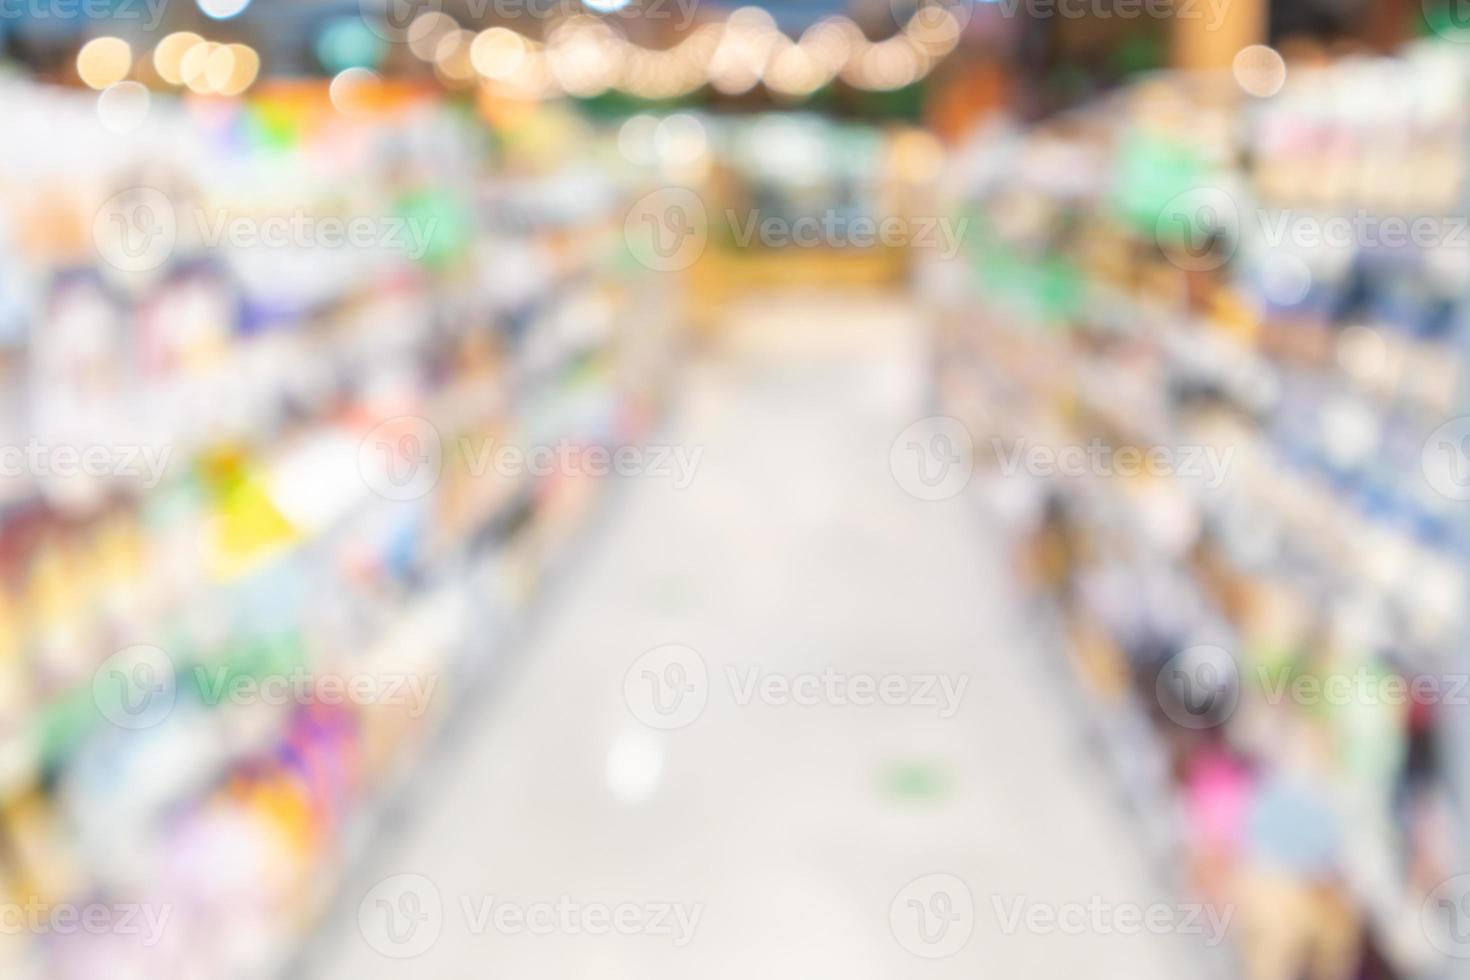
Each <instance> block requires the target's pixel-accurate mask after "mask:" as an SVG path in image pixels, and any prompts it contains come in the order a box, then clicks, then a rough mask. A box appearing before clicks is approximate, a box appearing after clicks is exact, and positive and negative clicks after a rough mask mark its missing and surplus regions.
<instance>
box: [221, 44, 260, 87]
mask: <svg viewBox="0 0 1470 980" xmlns="http://www.w3.org/2000/svg"><path fill="white" fill-rule="evenodd" d="M227 48H228V49H229V51H230V53H231V54H232V55H233V56H234V59H233V61H232V65H231V70H230V76H229V78H227V79H225V81H224V83H223V84H221V85H219V86H217V88H218V90H219V93H220V95H239V94H240V93H241V92H243V91H245V90H246V89H247V88H249V87H250V86H251V85H253V84H255V79H256V76H258V75H259V74H260V55H258V54H256V53H255V49H254V48H252V47H251V46H250V45H248V44H230V45H227Z"/></svg>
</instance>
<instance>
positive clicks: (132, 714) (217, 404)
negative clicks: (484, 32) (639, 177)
mask: <svg viewBox="0 0 1470 980" xmlns="http://www.w3.org/2000/svg"><path fill="white" fill-rule="evenodd" d="M22 87H23V86H21V85H20V84H19V83H14V82H12V83H7V85H6V88H7V91H6V92H5V95H4V101H5V103H6V105H7V106H9V107H10V108H9V113H10V115H9V117H8V119H7V122H8V128H9V130H10V138H9V145H10V147H11V149H10V150H8V151H7V153H6V155H5V159H4V160H3V161H0V215H3V216H4V218H3V222H4V223H3V225H0V397H3V398H4V399H5V402H6V404H5V408H4V411H3V413H0V418H3V419H4V424H5V425H6V426H7V427H9V431H5V432H3V433H0V437H3V438H0V444H3V446H4V447H5V449H4V451H5V453H6V455H5V457H4V460H3V462H4V464H5V467H6V470H5V478H4V480H3V482H0V485H3V494H0V702H3V704H4V710H3V712H0V718H3V719H4V720H3V727H0V896H3V899H4V902H5V903H6V907H7V908H9V909H12V910H13V909H16V908H19V909H21V910H22V915H23V916H24V917H25V918H26V921H25V922H24V923H22V924H21V927H20V929H19V934H20V935H22V936H25V937H27V938H28V939H30V940H33V941H31V942H27V943H17V942H14V941H13V938H14V936H15V935H16V934H17V929H16V928H15V923H14V922H11V921H7V922H6V923H5V929H6V931H7V934H8V936H9V937H10V938H7V940H6V941H5V942H3V943H0V960H3V962H0V971H3V972H4V973H5V975H6V976H12V977H18V978H29V977H40V976H46V977H57V978H65V977H83V976H97V975H107V976H116V977H134V976H137V977H142V976H150V977H155V976H156V977H168V976H236V975H241V976H244V975H261V974H266V973H271V972H274V971H275V970H277V969H279V968H280V967H281V965H282V964H283V963H284V962H285V961H286V960H288V959H289V957H290V956H291V955H292V953H293V950H294V949H295V947H296V946H297V944H298V942H299V939H300V937H301V935H302V933H303V932H304V930H305V929H306V928H307V927H308V926H309V925H310V923H311V922H312V921H313V919H314V918H316V917H317V916H319V915H320V913H321V911H322V910H323V908H324V905H325V903H326V902H327V901H328V900H329V898H330V896H331V893H332V890H333V888H334V886H335V883H336V882H337V881H339V880H340V876H341V874H342V872H343V871H344V870H345V868H346V866H347V865H348V864H349V863H350V862H351V861H352V860H353V856H354V853H355V852H356V851H357V850H358V849H360V848H361V846H362V844H363V841H364V839H365V838H366V837H367V835H368V834H369V833H370V832H371V831H372V828H373V823H374V819H375V814H377V813H378V812H380V810H381V806H382V804H383V802H384V801H385V800H386V799H387V798H388V797H389V796H390V795H391V794H392V793H393V791H394V788H395V786H396V785H399V784H401V781H402V780H403V778H404V777H405V776H406V775H407V774H408V773H410V772H411V771H412V770H413V769H414V768H415V766H416V765H418V764H419V763H420V761H421V757H422V755H423V752H424V751H425V748H426V744H427V742H428V740H429V739H430V738H431V736H432V735H433V734H434V732H435V730H436V729H437V728H438V727H439V726H440V724H441V723H442V721H443V719H444V718H445V716H446V715H447V713H448V712H449V711H450V710H451V709H452V707H453V706H454V704H455V703H456V701H457V700H459V699H460V698H461V697H462V695H463V694H464V693H465V692H466V690H467V689H468V688H469V685H470V683H471V682H472V681H474V680H475V679H476V678H477V677H478V676H481V675H483V674H484V672H485V669H486V668H487V667H488V666H491V665H493V663H494V662H495V660H496V655H497V654H498V653H499V650H500V647H501V645H502V643H501V637H503V636H504V633H505V627H506V625H507V624H508V623H509V622H510V621H512V620H513V619H514V617H515V615H516V613H517V611H518V610H519V609H520V608H521V607H522V606H523V604H524V603H525V601H526V600H527V598H528V597H529V596H530V595H531V594H532V592H533V591H534V589H535V587H536V585H537V582H538V581H539V580H540V579H541V578H542V577H543V576H544V574H545V572H546V571H547V569H548V567H549V564H550V562H551V561H552V560H553V559H554V558H555V556H556V555H557V554H558V553H559V552H560V551H561V550H562V549H563V547H564V545H565V543H566V541H567V539H568V537H569V536H570V535H571V534H572V533H573V532H574V531H575V530H576V528H577V527H578V524H579V522H580V521H581V520H582V518H583V517H584V516H585V514H586V512H587V508H588V505H589V503H590V502H591V501H592V500H593V499H594V491H595V489H596V488H597V486H598V485H600V483H601V481H600V480H599V479H598V476H599V475H600V474H601V473H605V472H606V469H607V468H606V467H605V466H604V467H594V466H582V465H578V460H579V459H580V458H581V456H580V454H584V453H586V452H587V451H588V450H589V449H592V448H594V447H601V449H599V451H604V450H606V449H607V448H608V447H616V446H621V445H625V444H628V443H630V442H635V441H636V440H637V439H639V437H640V435H641V434H643V433H645V432H646V431H647V429H648V426H649V425H650V424H651V422H652V420H653V419H654V417H655V415H656V412H657V409H658V403H657V399H658V392H657V388H656V381H657V379H658V378H659V377H660V376H661V375H662V374H663V372H664V370H665V368H666V365H665V363H664V361H665V359H666V354H667V351H668V345H667V344H666V343H665V342H666V341H667V339H668V338H667V337H665V336H663V335H662V334H661V333H660V330H661V324H665V323H667V322H669V321H670V317H669V316H667V311H666V310H664V309H662V308H661V307H660V306H659V305H658V302H659V296H662V291H659V292H658V293H657V294H656V295H655V294H654V293H653V292H651V291H652V290H654V288H655V284H653V283H650V282H649V281H648V280H647V279H646V278H644V277H640V276H637V275H634V274H632V272H633V271H635V267H634V266H633V264H632V263H630V262H628V261H627V260H626V256H625V253H624V251H623V250H622V248H621V242H622V238H621V235H620V234H619V233H620V230H621V219H620V215H619V214H617V213H616V211H617V206H618V201H619V199H620V197H621V196H622V194H621V191H620V189H619V188H618V187H616V186H614V185H613V184H612V183H611V180H610V178H606V177H600V176H599V175H598V170H597V168H596V167H595V166H593V165H591V164H589V163H588V161H586V160H585V159H583V155H584V154H585V151H586V147H587V145H589V142H590V141H591V137H590V136H586V135H585V134H584V133H583V132H582V130H580V129H579V126H580V123H579V122H578V121H577V120H575V119H574V118H572V117H569V116H567V115H565V114H564V113H565V110H564V109H559V108H557V107H555V106H550V105H548V106H545V107H540V108H538V109H536V110H535V111H534V112H532V113H530V114H527V115H523V116H522V117H520V118H518V119H516V120H515V121H514V122H513V123H511V124H505V125H500V126H497V127H496V128H495V129H493V130H492V129H489V128H487V127H486V126H485V125H484V124H483V123H482V122H481V121H480V120H479V119H478V118H477V117H476V115H475V113H474V112H473V109H472V108H471V107H467V106H461V105H454V104H446V103H444V102H443V101H442V100H439V99H436V98H434V97H432V96H428V95H425V94H423V93H419V92H416V91H388V90H386V89H385V90H384V91H383V92H382V93H380V95H381V98H379V99H377V100H376V101H375V102H374V104H372V105H371V106H358V107H356V111H355V112H354V113H353V114H351V115H347V114H343V113H339V112H337V111H334V109H333V107H332V105H331V104H330V102H329V100H328V97H327V93H326V91H325V87H324V86H323V87H320V88H319V87H317V86H284V87H281V86H278V87H275V88H270V87H266V88H263V89H261V90H259V91H258V92H257V93H256V94H254V95H253V96H252V97H251V99H250V100H249V101H248V102H241V101H209V100H194V101H186V102H183V103H177V104H161V105H160V104H155V105H154V107H153V111H152V113H151V114H150V116H149V119H148V122H147V124H146V126H145V128H144V129H143V130H141V131H140V132H139V133H138V134H135V135H134V136H132V137H129V138H127V139H122V138H119V137H116V136H112V135H110V134H108V133H107V132H106V131H105V130H104V129H103V128H101V127H100V126H99V125H98V121H97V115H96V111H95V109H94V102H95V100H94V99H93V98H91V97H87V96H83V95H77V94H74V93H66V92H62V91H59V90H47V89H38V88H33V87H30V86H24V91H20V90H19V89H21V88H22ZM160 242H163V244H162V245H160V244H159V243H160ZM634 311H636V312H637V318H636V320H635V319H634V318H633V316H632V314H633V312H634ZM504 447H512V448H514V449H515V450H516V452H514V453H512V454H511V455H509V456H507V455H506V454H505V453H503V452H501V450H502V449H503V448H504ZM537 447H542V448H544V449H545V450H547V451H548V452H552V453H555V454H556V455H555V457H554V458H555V459H556V460H557V461H558V463H557V464H555V465H549V466H548V465H528V463H527V462H526V461H527V460H534V459H536V456H535V455H534V454H533V452H532V451H533V450H535V449H536V448H537ZM541 458H542V461H543V462H545V461H547V460H548V459H550V458H553V457H550V456H549V455H547V453H543V454H542V457H541ZM83 463H85V464H86V465H82V464H83ZM9 918H13V916H11V917H9ZM125 926H126V927H125Z"/></svg>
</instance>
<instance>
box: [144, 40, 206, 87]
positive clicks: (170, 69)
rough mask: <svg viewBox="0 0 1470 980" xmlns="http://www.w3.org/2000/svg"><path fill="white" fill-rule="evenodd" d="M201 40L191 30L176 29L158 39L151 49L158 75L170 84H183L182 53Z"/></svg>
mask: <svg viewBox="0 0 1470 980" xmlns="http://www.w3.org/2000/svg"><path fill="white" fill-rule="evenodd" d="M203 41H204V38H202V37H200V36H199V35H198V34H195V33H194V32H193V31H176V32H175V33H173V34H170V35H169V36H168V37H166V38H164V39H163V40H162V41H159V42H158V47H156V48H154V49H153V68H154V70H155V71H157V72H158V77H159V78H161V79H163V80H164V81H165V82H168V83H169V84H170V85H182V84H184V76H183V73H182V65H183V61H184V54H185V53H186V52H188V50H189V49H190V48H192V47H193V46H194V45H196V44H200V43H202V42H203Z"/></svg>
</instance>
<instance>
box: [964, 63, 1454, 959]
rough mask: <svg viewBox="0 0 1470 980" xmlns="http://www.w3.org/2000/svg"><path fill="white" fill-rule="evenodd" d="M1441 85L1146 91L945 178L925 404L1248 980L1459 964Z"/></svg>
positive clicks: (1163, 841)
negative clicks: (952, 208) (948, 307)
mask: <svg viewBox="0 0 1470 980" xmlns="http://www.w3.org/2000/svg"><path fill="white" fill-rule="evenodd" d="M1467 81H1470V79H1467V77H1466V69H1465V66H1464V63H1463V60H1457V59H1456V58H1455V57H1454V53H1453V52H1447V51H1445V50H1444V49H1443V48H1442V47H1436V46H1433V45H1425V46H1423V47H1419V48H1415V49H1413V50H1410V51H1408V52H1406V53H1405V55H1404V56H1403V57H1401V58H1396V59H1375V60H1367V59H1364V60H1353V61H1348V62H1342V63H1338V64H1332V65H1328V66H1324V67H1321V68H1316V69H1310V70H1303V71H1300V72H1294V73H1293V75H1292V77H1291V78H1290V80H1288V81H1287V82H1286V83H1285V87H1284V88H1283V89H1282V90H1281V91H1280V93H1279V94H1278V95H1276V96H1274V97H1272V98H1269V99H1264V100H1259V101H1257V100H1247V99H1245V97H1244V96H1242V95H1241V94H1240V93H1239V92H1238V91H1224V90H1221V88H1220V87H1219V85H1218V84H1216V83H1215V82H1213V81H1208V80H1199V79H1184V78H1177V77H1173V76H1161V77H1158V78H1153V79H1150V80H1149V81H1147V82H1145V83H1143V84H1140V85H1138V86H1136V87H1134V88H1131V89H1128V90H1126V91H1124V92H1121V93H1119V94H1118V95H1117V96H1115V97H1112V98H1110V99H1109V100H1107V101H1106V102H1103V103H1100V104H1097V105H1094V106H1090V107H1088V108H1087V109H1085V110H1084V111H1080V112H1076V113H1073V114H1069V115H1067V116H1063V117H1058V118H1056V119H1054V120H1051V121H1048V122H1047V123H1046V124H1044V125H1042V126H1041V127H1039V128H1037V129H1036V130H1034V131H1030V132H1025V133H1014V132H1012V133H998V132H990V133H986V134H985V139H984V141H983V142H980V141H977V143H976V144H975V147H974V149H973V150H972V151H970V152H968V153H966V154H963V155H961V156H960V157H958V158H957V178H958V181H957V184H956V188H955V189H956V190H957V192H958V194H959V195H960V196H961V198H962V199H963V201H964V205H963V206H964V207H965V208H966V209H967V210H969V211H970V212H972V213H971V214H970V216H971V218H972V220H973V226H972V227H974V228H978V229H981V233H980V234H978V235H975V236H972V239H971V241H970V243H969V244H970V246H971V247H970V249H969V252H968V260H969V261H968V262H967V263H966V264H965V278H966V279H967V280H968V292H967V294H966V296H965V302H964V303H963V304H959V308H957V309H955V310H953V311H951V312H950V314H949V315H948V316H947V317H946V321H945V330H944V336H943V343H944V345H945V350H944V355H945V356H944V357H943V358H942V360H941V368H940V374H939V378H938V384H939V390H940V395H941V398H942V402H943V404H944V405H945V410H946V411H947V412H948V414H951V415H954V416H956V417H958V418H960V419H961V420H962V421H963V422H964V423H965V424H966V425H967V426H968V427H969V428H970V429H971V431H972V432H973V433H974V434H975V436H976V451H977V461H978V462H977V464H978V465H989V466H991V467H992V473H991V476H992V479H990V480H988V481H987V482H986V486H987V491H988V496H989V499H990V500H991V503H992V505H993V506H996V507H999V508H1003V509H1004V511H1005V512H1006V513H1007V514H1009V515H1010V517H1011V518H1012V525H1011V526H1013V527H1015V528H1017V529H1018V530H1017V533H1016V537H1015V545H1016V548H1017V553H1018V556H1017V557H1018V562H1019V563H1020V565H1021V567H1023V568H1025V569H1026V570H1027V572H1028V575H1027V581H1028V582H1030V583H1031V584H1032V585H1033V586H1034V589H1035V596H1036V601H1037V602H1038V603H1040V604H1041V605H1042V606H1044V607H1046V608H1048V609H1052V610H1055V612H1056V614H1057V615H1056V618H1055V620H1054V621H1056V622H1057V623H1058V624H1059V628H1060V633H1061V635H1062V641H1061V644H1060V645H1061V646H1062V647H1063V648H1065V650H1066V651H1067V655H1068V656H1067V660H1068V662H1069V664H1070V666H1071V668H1072V671H1071V674H1072V676H1074V677H1076V678H1078V679H1079V680H1080V685H1079V686H1080V688H1081V689H1082V690H1083V691H1084V692H1085V696H1084V699H1083V703H1085V704H1087V705H1088V706H1089V707H1090V708H1091V709H1092V713H1093V716H1094V718H1095V720H1096V723H1097V725H1098V727H1099V731H1100V733H1101V734H1102V735H1103V736H1105V737H1103V738H1101V739H1100V740H1099V741H1100V742H1101V743H1103V744H1104V745H1106V746H1107V749H1106V754H1107V756H1108V759H1109V761H1110V762H1111V763H1112V764H1113V765H1114V766H1115V768H1116V769H1117V772H1118V775H1119V777H1120V780H1121V784H1122V785H1123V786H1124V787H1126V790H1127V795H1128V799H1129V800H1130V802H1131V803H1132V804H1133V805H1135V806H1136V808H1137V810H1138V814H1139V817H1140V820H1141V822H1142V824H1143V826H1144V827H1145V832H1146V833H1147V834H1148V835H1150V837H1151V839H1152V842H1153V843H1155V844H1157V845H1158V846H1159V849H1160V852H1161V855H1160V856H1161V857H1162V858H1163V859H1164V861H1165V866H1167V867H1168V868H1170V869H1183V874H1182V877H1183V879H1184V880H1183V881H1181V882H1180V885H1181V887H1182V888H1184V889H1185V890H1187V891H1189V892H1191V893H1193V894H1197V895H1202V896H1204V897H1205V898H1206V899H1207V900H1208V901H1211V902H1214V903H1218V904H1220V905H1222V906H1226V905H1228V906H1234V908H1235V910H1236V915H1235V925H1234V928H1233V929H1232V930H1231V938H1232V942H1231V943H1230V944H1229V953H1230V954H1231V955H1232V956H1234V957H1238V962H1237V964H1236V966H1235V967H1232V968H1231V969H1232V970H1233V971H1234V972H1238V973H1240V974H1241V975H1244V976H1246V977H1249V978H1252V980H1255V978H1266V977H1283V978H1285V977H1296V976H1302V975H1308V974H1309V975H1312V976H1317V977H1333V978H1338V977H1340V978H1348V977H1357V976H1373V977H1383V976H1388V977H1409V976H1435V975H1440V974H1441V973H1442V970H1443V965H1444V962H1445V960H1444V957H1446V956H1448V955H1456V954H1458V955H1463V954H1464V953H1465V952H1466V951H1467V950H1466V949H1465V948H1464V944H1463V943H1458V942H1457V937H1458V935H1459V933H1456V932H1453V931H1447V930H1446V929H1445V926H1446V923H1445V922H1444V921H1442V920H1441V919H1440V918H1439V916H1440V915H1441V914H1442V913H1443V912H1444V910H1445V909H1446V908H1453V907H1454V903H1456V902H1458V901H1459V898H1460V897H1461V896H1460V895H1459V894H1458V893H1457V892H1455V889H1454V885H1453V883H1451V884H1450V885H1449V886H1443V885H1442V883H1444V882H1446V881H1447V880H1449V879H1451V878H1452V876H1453V875H1454V874H1455V869H1456V867H1457V862H1458V861H1459V859H1460V857H1461V856H1462V855H1463V853H1464V852H1463V849H1462V842H1461V841H1460V839H1459V837H1458V819H1457V817H1456V816H1455V815H1454V812H1453V810H1452V809H1451V805H1450V800H1451V799H1452V798H1453V797H1455V796H1457V795H1458V792H1457V791H1458V787H1453V786H1452V781H1453V780H1455V779H1456V778H1458V777H1457V776H1456V774H1455V765H1454V764H1453V763H1454V761H1455V760H1454V757H1453V756H1452V755H1451V752H1452V751H1453V750H1454V747H1455V746H1457V745H1459V744H1462V743H1461V741H1460V739H1461V737H1462V736H1461V734H1460V733H1458V732H1456V731H1455V730H1454V724H1455V722H1454V720H1453V719H1454V717H1455V716H1454V712H1453V706H1454V705H1457V704H1460V703H1462V702H1463V700H1464V698H1465V697H1466V693H1465V691H1464V690H1463V689H1462V688H1463V684H1460V683H1459V682H1458V681H1457V678H1462V677H1463V668H1461V667H1459V666H1458V664H1459V660H1458V657H1459V650H1458V649H1457V648H1458V644H1459V641H1460V638H1461V637H1462V636H1463V635H1464V627H1465V625H1466V624H1465V621H1464V620H1465V613H1464V603H1463V599H1464V596H1465V594H1466V588H1467V582H1470V577H1467V576H1470V540H1467V538H1466V522H1465V521H1464V519H1463V516H1464V511H1463V507H1464V504H1463V503H1462V500H1463V499H1466V498H1467V497H1470V493H1465V492H1462V491H1464V490H1465V489H1466V485H1465V481H1464V473H1463V470H1462V469H1461V468H1457V467H1463V466H1464V458H1463V456H1461V457H1458V458H1457V457H1455V455H1454V454H1455V452H1458V451H1462V450H1463V446H1462V444H1461V443H1460V442H1457V441H1456V440H1458V439H1460V438H1462V437H1463V436H1464V435H1465V434H1466V433H1464V432H1463V431H1461V430H1460V429H1457V428H1455V426H1456V425H1458V423H1457V422H1456V421H1455V417H1456V416H1459V415H1462V414H1464V413H1465V408H1464V403H1463V398H1464V391H1465V381H1466V377H1465V373H1466V358H1465V342H1464V338H1463V337H1462V336H1461V335H1460V334H1461V329H1462V326H1461V319H1460V317H1459V315H1458V314H1459V309H1458V298H1459V297H1460V296H1463V295H1465V292H1466V289H1467V283H1470V248H1467V245H1470V243H1467V242H1466V241H1464V240H1463V235H1464V227H1463V223H1462V222H1458V221H1456V220H1455V219H1453V218H1452V217H1450V216H1453V215H1454V214H1456V213H1457V212H1459V211H1460V207H1459V204H1460V202H1461V200H1462V195H1463V194H1464V193H1465V191H1466V188H1465V186H1464V180H1465V176H1466V174H1467V173H1470V168H1467V166H1466V163H1467V161H1466V160H1465V158H1464V157H1465V152H1466V149H1467V145H1470V143H1467V138H1470V129H1467V122H1470V119H1467V113H1466V102H1465V100H1464V98H1463V93H1464V92H1465V91H1466V84H1467ZM1457 671H1458V673H1457ZM1460 764H1461V765H1463V760H1461V761H1460ZM1452 790H1453V792H1452Z"/></svg>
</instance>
